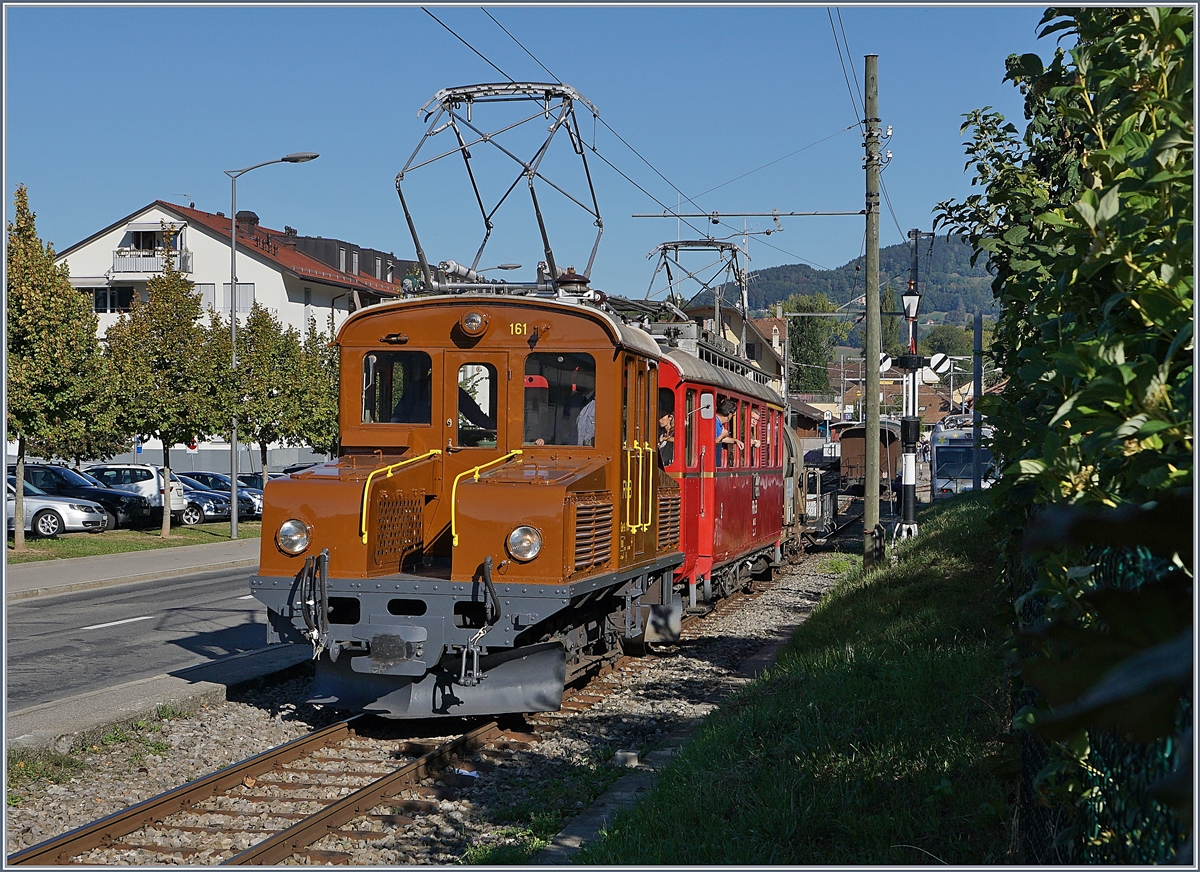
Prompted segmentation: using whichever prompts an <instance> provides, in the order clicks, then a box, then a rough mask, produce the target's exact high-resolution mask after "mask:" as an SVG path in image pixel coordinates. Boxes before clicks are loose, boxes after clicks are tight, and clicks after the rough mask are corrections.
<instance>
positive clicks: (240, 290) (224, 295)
mask: <svg viewBox="0 0 1200 872" xmlns="http://www.w3.org/2000/svg"><path fill="white" fill-rule="evenodd" d="M253 305H254V282H238V286H237V310H238V311H239V312H249V311H250V307H251V306H253ZM221 310H222V311H224V312H228V311H229V282H225V283H224V284H223V285H221Z"/></svg>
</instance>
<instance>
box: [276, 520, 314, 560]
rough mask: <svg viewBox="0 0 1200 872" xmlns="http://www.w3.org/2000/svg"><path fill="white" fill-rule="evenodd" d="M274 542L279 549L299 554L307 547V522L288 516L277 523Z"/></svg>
mask: <svg viewBox="0 0 1200 872" xmlns="http://www.w3.org/2000/svg"><path fill="white" fill-rule="evenodd" d="M275 544H276V545H278V546H279V550H280V551H284V552H287V553H288V554H299V553H300V552H301V551H303V550H304V549H305V548H307V547H308V524H306V523H304V522H303V521H297V520H296V519H295V518H290V519H288V520H286V521H284V522H283V523H282V524H280V525H279V532H278V533H276V534H275Z"/></svg>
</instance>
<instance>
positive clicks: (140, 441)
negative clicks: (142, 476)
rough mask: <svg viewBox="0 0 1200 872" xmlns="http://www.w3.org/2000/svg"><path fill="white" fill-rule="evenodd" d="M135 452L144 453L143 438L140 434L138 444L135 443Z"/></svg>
mask: <svg viewBox="0 0 1200 872" xmlns="http://www.w3.org/2000/svg"><path fill="white" fill-rule="evenodd" d="M133 453H134V454H141V453H142V438H141V437H140V436H139V437H138V440H137V445H135V446H134V448H133Z"/></svg>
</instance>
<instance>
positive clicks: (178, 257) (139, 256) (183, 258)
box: [112, 248, 192, 274]
mask: <svg viewBox="0 0 1200 872" xmlns="http://www.w3.org/2000/svg"><path fill="white" fill-rule="evenodd" d="M166 265H167V254H166V251H165V250H164V249H161V248H155V249H149V250H138V249H135V248H118V249H117V250H116V251H114V252H113V268H112V271H113V273H121V274H126V273H161V272H162V271H163V269H165V268H166ZM175 268H176V269H177V270H179V271H180V272H182V273H190V272H191V271H192V253H191V252H190V251H186V250H185V251H177V252H175Z"/></svg>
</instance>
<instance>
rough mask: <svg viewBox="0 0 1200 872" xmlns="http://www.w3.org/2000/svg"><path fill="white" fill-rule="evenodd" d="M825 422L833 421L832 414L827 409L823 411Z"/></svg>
mask: <svg viewBox="0 0 1200 872" xmlns="http://www.w3.org/2000/svg"><path fill="white" fill-rule="evenodd" d="M825 420H826V421H832V420H833V412H831V411H829V410H828V409H826V410H825Z"/></svg>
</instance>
